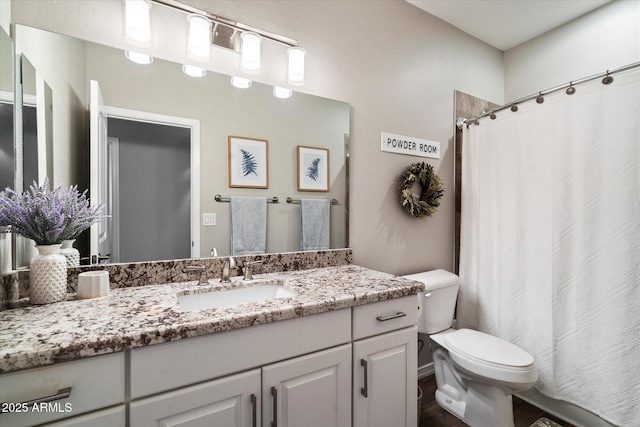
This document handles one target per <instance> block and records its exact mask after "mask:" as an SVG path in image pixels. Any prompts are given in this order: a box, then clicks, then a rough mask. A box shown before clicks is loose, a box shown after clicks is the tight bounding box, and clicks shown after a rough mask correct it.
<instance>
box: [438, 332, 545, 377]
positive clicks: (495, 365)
mask: <svg viewBox="0 0 640 427" xmlns="http://www.w3.org/2000/svg"><path fill="white" fill-rule="evenodd" d="M442 341H444V343H446V347H447V348H448V350H449V355H450V357H451V359H452V360H453V362H454V363H456V364H457V365H459V366H460V367H461V368H462V369H465V370H467V371H469V372H470V373H473V374H474V375H480V376H483V377H485V378H489V379H493V380H497V381H503V382H507V383H512V384H520V383H532V382H535V380H536V379H537V372H536V369H535V366H534V364H533V357H532V356H531V355H530V354H529V353H527V352H526V351H524V350H523V349H521V348H520V347H518V346H516V345H514V344H512V343H510V342H508V341H505V340H503V339H500V338H498V337H494V336H492V335H488V334H485V333H483V332H479V331H474V330H472V329H460V330H456V331H452V332H449V333H447V334H446V335H444V336H443V340H442Z"/></svg>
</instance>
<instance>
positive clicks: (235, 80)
mask: <svg viewBox="0 0 640 427" xmlns="http://www.w3.org/2000/svg"><path fill="white" fill-rule="evenodd" d="M252 83H253V82H252V81H251V80H249V79H245V78H242V77H236V76H233V77H231V84H232V85H234V86H235V87H237V88H238V89H247V88H250V87H251V84H252Z"/></svg>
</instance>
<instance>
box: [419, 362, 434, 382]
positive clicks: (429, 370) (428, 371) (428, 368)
mask: <svg viewBox="0 0 640 427" xmlns="http://www.w3.org/2000/svg"><path fill="white" fill-rule="evenodd" d="M433 373H434V370H433V362H431V363H428V364H426V365H424V366H420V367H419V368H418V379H421V378H424V377H428V376H429V375H432V374H433Z"/></svg>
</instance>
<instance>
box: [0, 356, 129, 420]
mask: <svg viewBox="0 0 640 427" xmlns="http://www.w3.org/2000/svg"><path fill="white" fill-rule="evenodd" d="M69 387H70V388H71V391H70V393H69V396H68V397H60V398H58V399H55V398H54V397H51V399H52V400H50V401H49V402H44V403H39V404H37V405H36V406H35V407H34V406H31V407H27V405H21V403H24V402H28V401H31V400H34V399H40V398H44V397H49V396H55V395H57V394H59V393H60V392H61V391H62V390H64V389H65V388H69ZM53 399H55V400H53ZM0 402H2V405H3V409H10V410H12V411H11V412H4V413H1V414H0V425H2V426H12V427H18V426H32V425H36V424H40V423H45V422H50V421H55V420H60V419H62V418H67V417H72V416H75V415H78V414H82V413H84V412H88V411H92V410H95V409H99V408H105V407H108V406H112V405H115V404H118V403H121V402H124V353H122V352H120V353H114V354H109V355H106V356H97V357H90V358H87V359H81V360H77V361H73V362H66V363H60V364H56V365H50V366H43V367H40V368H34V369H27V370H24V371H18V372H10V373H7V374H3V375H0Z"/></svg>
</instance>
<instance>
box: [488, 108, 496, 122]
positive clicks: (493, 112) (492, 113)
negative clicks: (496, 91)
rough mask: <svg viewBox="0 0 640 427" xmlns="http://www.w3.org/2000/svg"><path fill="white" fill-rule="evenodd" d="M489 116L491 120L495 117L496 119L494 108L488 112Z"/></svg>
mask: <svg viewBox="0 0 640 427" xmlns="http://www.w3.org/2000/svg"><path fill="white" fill-rule="evenodd" d="M489 118H490V119H491V120H495V119H496V113H495V111H494V110H491V114H489Z"/></svg>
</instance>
